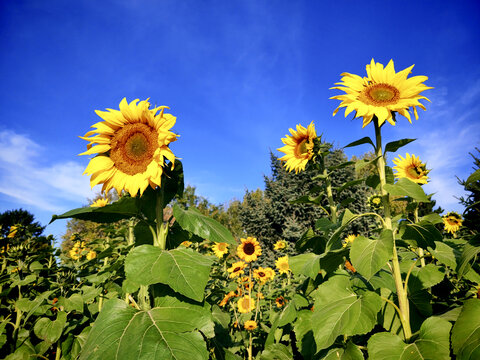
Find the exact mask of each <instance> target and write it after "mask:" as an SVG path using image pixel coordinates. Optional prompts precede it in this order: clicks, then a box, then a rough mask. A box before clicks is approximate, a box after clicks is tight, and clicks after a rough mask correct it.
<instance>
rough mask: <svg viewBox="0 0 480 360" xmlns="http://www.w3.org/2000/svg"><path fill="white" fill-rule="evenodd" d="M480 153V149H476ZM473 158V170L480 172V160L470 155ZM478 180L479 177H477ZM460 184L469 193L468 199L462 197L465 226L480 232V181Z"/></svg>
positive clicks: (460, 182) (464, 181)
mask: <svg viewBox="0 0 480 360" xmlns="http://www.w3.org/2000/svg"><path fill="white" fill-rule="evenodd" d="M475 150H477V152H479V153H480V149H478V148H475ZM470 155H471V156H472V158H473V165H474V166H473V170H474V172H475V171H479V170H480V158H479V157H478V156H475V155H474V154H472V153H470ZM477 178H478V177H477ZM458 182H459V184H460V185H462V186H463V187H464V188H465V191H467V192H469V194H468V195H467V197H461V198H460V199H459V200H460V203H461V204H462V205H463V206H465V207H466V209H465V212H464V214H463V217H464V222H463V226H465V227H467V228H469V229H471V230H473V231H475V232H477V233H478V232H480V180H473V181H472V182H470V183H468V184H467V182H466V180H460V179H459V180H458Z"/></svg>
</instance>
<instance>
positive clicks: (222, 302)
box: [219, 291, 237, 307]
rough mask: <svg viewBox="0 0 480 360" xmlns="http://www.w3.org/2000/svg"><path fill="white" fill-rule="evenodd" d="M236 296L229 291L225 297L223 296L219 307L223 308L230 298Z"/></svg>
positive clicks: (233, 292)
mask: <svg viewBox="0 0 480 360" xmlns="http://www.w3.org/2000/svg"><path fill="white" fill-rule="evenodd" d="M236 296H237V294H236V293H235V291H230V292H229V293H228V294H227V295H225V297H224V298H223V299H222V301H220V304H219V305H220V306H222V307H223V306H225V305H227V303H228V300H230V299H231V298H233V297H236Z"/></svg>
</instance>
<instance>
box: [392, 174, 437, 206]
mask: <svg viewBox="0 0 480 360" xmlns="http://www.w3.org/2000/svg"><path fill="white" fill-rule="evenodd" d="M384 189H385V190H386V191H387V192H388V193H390V195H394V196H410V197H411V198H412V199H415V200H418V201H423V202H429V201H430V200H428V197H427V195H425V192H424V191H423V189H422V187H421V186H420V185H418V184H416V183H414V182H413V181H411V180H408V179H407V178H400V179H398V181H397V183H396V184H393V185H392V184H385V186H384Z"/></svg>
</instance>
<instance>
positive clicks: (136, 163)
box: [110, 123, 158, 175]
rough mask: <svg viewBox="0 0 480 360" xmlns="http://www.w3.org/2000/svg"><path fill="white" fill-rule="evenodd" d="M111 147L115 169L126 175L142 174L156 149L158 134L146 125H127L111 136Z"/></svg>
mask: <svg viewBox="0 0 480 360" xmlns="http://www.w3.org/2000/svg"><path fill="white" fill-rule="evenodd" d="M111 146H112V149H111V151H110V158H111V159H112V161H113V162H114V163H115V166H116V168H117V169H119V170H120V171H122V172H124V173H125V174H128V175H135V174H139V173H143V172H145V171H146V170H147V166H148V165H149V164H150V162H151V161H152V159H153V154H154V153H155V150H156V149H157V148H158V133H157V131H156V130H155V129H153V128H151V127H150V126H148V125H146V124H142V123H135V124H128V125H125V126H124V127H123V128H121V129H120V130H118V131H117V132H116V133H115V134H114V135H113V138H112V142H111Z"/></svg>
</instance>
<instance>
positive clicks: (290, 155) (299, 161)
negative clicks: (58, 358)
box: [277, 121, 317, 174]
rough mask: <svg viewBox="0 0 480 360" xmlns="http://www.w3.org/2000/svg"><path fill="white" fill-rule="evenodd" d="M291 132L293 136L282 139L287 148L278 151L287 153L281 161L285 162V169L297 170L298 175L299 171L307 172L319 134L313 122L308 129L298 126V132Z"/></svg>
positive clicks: (291, 130)
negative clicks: (314, 141) (314, 143)
mask: <svg viewBox="0 0 480 360" xmlns="http://www.w3.org/2000/svg"><path fill="white" fill-rule="evenodd" d="M289 131H290V133H291V134H292V135H291V136H290V135H285V136H286V137H285V138H282V142H283V143H284V144H285V146H283V147H281V148H279V149H277V150H278V151H281V152H283V153H285V155H284V156H282V157H281V158H279V160H280V161H285V167H286V168H287V170H288V171H289V172H290V171H292V170H295V173H296V174H298V172H299V171H302V170H305V167H306V166H307V163H308V160H310V159H311V158H312V157H313V140H314V139H315V138H316V137H317V133H316V132H315V125H314V124H313V121H312V122H311V123H310V125H308V127H307V128H304V127H303V126H302V125H300V124H298V125H297V130H296V131H295V130H293V129H289Z"/></svg>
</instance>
